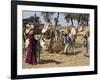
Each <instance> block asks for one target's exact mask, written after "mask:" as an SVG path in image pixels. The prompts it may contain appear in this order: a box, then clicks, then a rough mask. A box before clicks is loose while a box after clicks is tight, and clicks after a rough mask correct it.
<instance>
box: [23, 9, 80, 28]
mask: <svg viewBox="0 0 100 80" xmlns="http://www.w3.org/2000/svg"><path fill="white" fill-rule="evenodd" d="M34 14H35V12H34V11H23V19H25V18H29V17H31V16H34ZM36 15H37V16H39V17H40V21H41V22H42V23H45V21H44V18H43V16H42V15H41V12H36ZM56 17H57V14H54V15H52V17H51V18H52V20H51V21H52V23H53V24H54V18H56ZM59 24H61V25H62V26H65V25H70V24H71V23H67V22H66V20H65V19H64V14H60V15H59ZM77 24H78V23H77V21H76V20H74V25H77Z"/></svg>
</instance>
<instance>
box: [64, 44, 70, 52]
mask: <svg viewBox="0 0 100 80" xmlns="http://www.w3.org/2000/svg"><path fill="white" fill-rule="evenodd" d="M68 45H69V43H68V44H65V48H64V53H66V51H67V48H68Z"/></svg>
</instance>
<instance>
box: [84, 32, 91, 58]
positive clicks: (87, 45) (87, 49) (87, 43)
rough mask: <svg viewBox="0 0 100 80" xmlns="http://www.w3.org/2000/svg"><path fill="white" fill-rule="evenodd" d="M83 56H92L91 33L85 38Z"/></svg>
mask: <svg viewBox="0 0 100 80" xmlns="http://www.w3.org/2000/svg"><path fill="white" fill-rule="evenodd" d="M83 54H84V56H86V57H89V55H90V35H89V32H88V33H87V34H85V35H84V37H83Z"/></svg>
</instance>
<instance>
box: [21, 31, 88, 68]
mask: <svg viewBox="0 0 100 80" xmlns="http://www.w3.org/2000/svg"><path fill="white" fill-rule="evenodd" d="M83 33H84V31H83V32H81V33H79V34H78V38H77V40H76V42H79V43H81V42H82V41H81V38H82V35H81V34H83ZM74 50H75V52H74V53H73V54H69V55H65V54H64V53H63V52H62V53H61V54H59V53H49V52H48V51H42V53H41V54H40V63H38V64H37V65H30V64H26V63H25V62H24V61H25V56H23V63H22V67H23V68H24V69H25V68H46V67H69V66H70V67H74V66H88V65H89V64H90V58H89V57H86V56H84V54H83V53H82V47H79V48H75V49H74Z"/></svg>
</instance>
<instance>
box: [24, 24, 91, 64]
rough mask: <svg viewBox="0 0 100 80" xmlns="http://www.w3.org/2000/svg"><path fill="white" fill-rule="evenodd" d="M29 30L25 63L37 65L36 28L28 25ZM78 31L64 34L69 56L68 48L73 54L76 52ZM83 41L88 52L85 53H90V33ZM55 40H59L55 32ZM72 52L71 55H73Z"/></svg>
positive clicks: (65, 51)
mask: <svg viewBox="0 0 100 80" xmlns="http://www.w3.org/2000/svg"><path fill="white" fill-rule="evenodd" d="M26 27H27V30H26V34H27V39H26V42H25V48H26V57H25V63H28V64H37V63H38V61H37V47H38V45H37V44H38V40H37V39H36V37H35V35H36V33H35V27H34V26H33V25H32V24H27V25H26ZM76 33H77V32H76V31H75V30H74V28H72V30H69V31H68V33H65V34H64V50H63V51H64V53H65V54H66V55H67V54H68V52H67V51H68V48H69V46H70V47H71V48H72V50H71V51H72V52H74V44H75V39H76ZM83 38H84V41H83V46H84V49H86V52H84V53H89V33H88V35H85V36H84V37H83ZM54 40H55V41H56V40H58V36H57V31H55V37H54ZM72 52H71V53H72ZM84 55H86V54H84Z"/></svg>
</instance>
